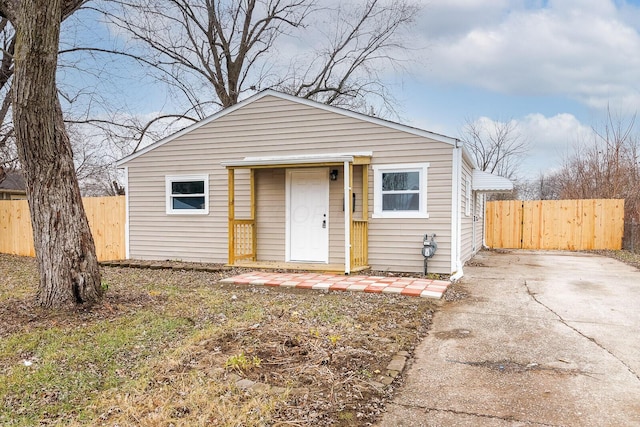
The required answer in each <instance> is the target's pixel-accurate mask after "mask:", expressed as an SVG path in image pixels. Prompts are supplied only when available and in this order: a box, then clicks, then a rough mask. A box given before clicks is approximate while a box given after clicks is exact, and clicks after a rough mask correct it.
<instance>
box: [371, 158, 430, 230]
mask: <svg viewBox="0 0 640 427" xmlns="http://www.w3.org/2000/svg"><path fill="white" fill-rule="evenodd" d="M428 167H429V164H428V163H418V164H399V165H380V166H378V165H374V166H373V171H374V193H373V199H374V200H373V201H374V210H373V217H374V218H428V217H429V215H428V213H427V168H428Z"/></svg>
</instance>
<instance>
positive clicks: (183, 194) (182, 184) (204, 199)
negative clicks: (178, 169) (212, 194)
mask: <svg viewBox="0 0 640 427" xmlns="http://www.w3.org/2000/svg"><path fill="white" fill-rule="evenodd" d="M165 185H166V212H167V214H178V215H198V214H200V215H206V214H208V213H209V176H208V175H176V176H166V177H165Z"/></svg>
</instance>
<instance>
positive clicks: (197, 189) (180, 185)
mask: <svg viewBox="0 0 640 427" xmlns="http://www.w3.org/2000/svg"><path fill="white" fill-rule="evenodd" d="M203 193H204V181H177V182H172V183H171V194H203Z"/></svg>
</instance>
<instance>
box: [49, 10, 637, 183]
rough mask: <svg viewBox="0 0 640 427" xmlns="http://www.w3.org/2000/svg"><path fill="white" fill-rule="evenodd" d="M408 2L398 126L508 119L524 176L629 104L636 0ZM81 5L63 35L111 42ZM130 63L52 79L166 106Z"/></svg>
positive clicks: (122, 104) (147, 106) (160, 92)
mask: <svg viewBox="0 0 640 427" xmlns="http://www.w3.org/2000/svg"><path fill="white" fill-rule="evenodd" d="M417 1H418V2H420V3H421V6H422V10H421V12H420V14H419V15H418V16H417V17H416V22H415V25H414V26H413V27H412V28H411V31H410V33H409V34H408V35H407V40H408V41H407V46H408V47H410V48H411V49H412V52H411V54H412V56H413V57H414V60H413V61H412V62H410V63H408V64H407V65H406V72H402V73H400V72H398V71H394V72H393V73H392V74H389V75H388V81H389V84H390V85H392V86H391V87H392V91H393V92H394V93H395V94H396V98H397V99H398V100H399V101H400V105H399V111H398V112H399V114H400V121H401V122H403V123H406V124H409V125H412V126H417V127H420V128H423V129H427V130H430V131H433V132H438V133H443V134H445V135H448V136H453V137H459V136H460V132H461V129H462V127H463V125H464V123H465V120H482V121H484V122H485V123H491V121H504V120H514V121H515V122H516V123H517V124H518V128H519V131H520V133H521V135H522V136H523V137H525V138H526V139H527V140H528V141H529V143H530V144H531V150H530V152H529V154H528V156H527V157H526V158H525V159H524V161H523V163H522V169H521V173H520V175H521V176H522V177H531V178H533V177H535V176H536V175H537V174H538V173H539V172H542V171H548V170H552V169H553V168H556V167H558V166H560V164H561V161H562V157H563V156H564V155H566V154H567V153H569V152H571V150H572V149H573V147H574V146H575V145H576V144H578V142H579V141H584V140H588V138H589V137H588V134H589V130H590V128H591V126H594V125H596V126H597V125H599V124H601V123H602V122H603V120H604V119H605V118H606V110H607V107H609V108H610V109H611V111H612V112H613V113H615V114H618V115H620V116H624V117H629V116H631V115H633V114H634V113H635V112H636V111H637V110H638V106H640V81H639V77H640V0H633V1H631V0H628V1H624V0H548V1H542V0H417ZM83 13H85V14H84V15H80V18H79V19H76V20H75V21H74V20H73V19H70V20H69V22H68V23H65V25H67V26H68V27H67V28H73V29H74V31H73V34H70V35H68V37H71V38H73V37H79V38H82V39H84V42H83V44H85V45H90V44H91V40H90V39H91V38H94V39H95V41H97V43H98V44H101V45H103V46H105V47H108V45H109V43H111V42H110V41H105V40H110V39H111V40H114V41H113V43H119V45H120V46H122V40H121V39H120V40H119V41H118V40H117V39H118V37H117V36H115V37H114V35H113V34H111V35H109V34H108V33H109V30H108V29H106V28H105V27H104V26H100V25H96V24H95V22H92V20H91V19H87V16H91V12H83ZM87 13H88V14H89V15H87ZM94 18H95V16H94ZM94 44H95V43H94ZM105 60H106V61H107V63H105ZM131 65H132V64H131V63H130V62H127V61H123V60H122V59H121V58H104V57H99V58H97V60H96V61H95V64H94V65H93V66H94V67H95V68H96V69H95V70H94V73H93V77H95V76H98V77H99V78H98V79H95V78H93V79H92V77H91V75H90V74H86V73H85V74H84V77H82V76H80V75H76V74H75V72H74V71H73V70H72V69H68V70H66V71H64V70H63V72H62V73H61V80H63V81H66V82H67V84H69V82H72V83H71V84H73V85H75V86H76V87H77V88H78V89H80V88H82V87H83V86H84V85H87V84H89V85H94V86H96V87H97V86H99V87H100V90H99V91H98V92H99V93H100V94H101V98H102V99H99V100H98V102H104V103H110V104H113V105H115V106H116V109H117V110H118V111H120V112H121V114H123V115H131V116H141V117H142V118H143V119H144V117H153V116H154V114H157V113H164V112H175V111H174V106H173V105H172V97H171V95H170V94H169V93H168V92H167V91H166V90H165V89H164V88H163V87H162V86H160V85H158V84H157V83H154V82H153V81H152V80H150V79H148V78H146V77H145V75H144V71H141V69H137V70H136V71H133V69H132V67H131ZM65 72H66V73H68V75H67V76H66V78H65V74H64V73H65ZM85 92H86V93H87V94H91V93H92V91H90V90H87V91H85ZM92 96H94V95H87V97H88V98H87V99H89V98H91V97H92ZM87 102H89V101H87V100H85V101H84V103H85V104H86V103H87ZM91 102H96V101H95V100H92V101H91Z"/></svg>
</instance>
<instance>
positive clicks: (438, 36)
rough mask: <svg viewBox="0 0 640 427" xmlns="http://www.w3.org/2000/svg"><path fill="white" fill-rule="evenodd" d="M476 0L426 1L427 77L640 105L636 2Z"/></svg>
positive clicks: (597, 104) (594, 102)
mask: <svg viewBox="0 0 640 427" xmlns="http://www.w3.org/2000/svg"><path fill="white" fill-rule="evenodd" d="M443 3H444V2H443ZM479 3H480V2H476V1H475V0H474V1H470V2H468V3H467V2H465V5H463V3H462V2H460V1H454V2H451V3H449V2H447V4H446V5H442V6H438V7H433V8H431V10H430V8H429V6H428V5H427V7H425V11H424V14H425V15H424V19H423V20H422V21H421V25H420V28H421V35H422V36H424V37H425V38H426V39H427V40H426V43H427V44H429V46H430V49H429V50H428V52H427V56H428V63H429V66H428V67H427V71H426V75H425V77H426V78H428V79H430V80H433V79H434V78H435V79H437V80H439V81H443V82H447V83H462V84H466V85H470V86H473V87H480V88H483V89H488V90H491V91H495V92H499V93H505V94H511V95H559V96H568V97H571V98H573V99H576V100H578V101H580V102H582V103H584V104H586V105H588V106H590V107H594V108H603V107H606V105H607V104H611V105H616V106H619V107H620V108H622V109H625V110H631V111H633V110H635V109H637V106H638V105H640V85H638V84H637V83H636V81H637V76H638V75H640V55H638V52H640V34H639V31H638V24H637V22H638V21H635V25H636V26H635V27H634V23H633V22H634V21H632V20H630V19H628V16H630V15H634V14H635V15H634V16H638V13H639V12H638V9H637V8H634V7H632V6H630V5H627V4H625V5H624V7H620V8H618V7H616V5H615V4H614V3H613V2H612V1H610V0H552V1H549V2H548V4H547V5H546V6H544V7H537V8H532V7H530V5H529V6H525V5H523V3H522V2H516V1H511V2H507V1H506V0H504V1H499V0H495V1H491V2H488V3H487V4H488V5H487V7H486V8H481V7H480V4H479ZM482 4H483V5H484V2H482ZM430 13H431V14H432V16H430V15H429V14H430Z"/></svg>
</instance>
